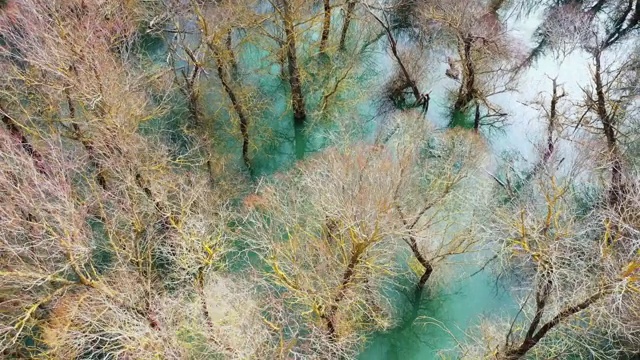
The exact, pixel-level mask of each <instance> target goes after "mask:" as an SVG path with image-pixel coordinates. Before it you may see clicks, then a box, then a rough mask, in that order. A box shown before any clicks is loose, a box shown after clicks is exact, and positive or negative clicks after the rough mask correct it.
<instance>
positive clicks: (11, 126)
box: [0, 108, 49, 175]
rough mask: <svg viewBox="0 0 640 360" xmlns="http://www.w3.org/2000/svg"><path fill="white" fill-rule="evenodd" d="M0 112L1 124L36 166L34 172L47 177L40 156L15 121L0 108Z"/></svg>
mask: <svg viewBox="0 0 640 360" xmlns="http://www.w3.org/2000/svg"><path fill="white" fill-rule="evenodd" d="M0 112H1V113H2V122H3V123H4V124H5V126H6V127H7V129H8V130H9V133H10V134H11V136H13V137H14V138H16V139H17V140H18V141H20V146H22V150H24V152H26V153H27V155H29V157H31V159H33V162H34V164H35V166H36V170H38V172H39V173H41V174H43V175H49V174H48V172H47V170H46V167H45V166H44V163H43V158H42V155H41V154H40V153H39V152H38V150H36V149H35V148H34V147H33V145H32V144H31V143H30V142H29V139H27V137H26V136H25V135H24V133H23V132H22V129H20V127H19V126H18V125H17V123H16V122H15V120H13V119H12V118H11V117H10V116H9V115H7V113H6V112H5V111H4V110H3V109H1V108H0Z"/></svg>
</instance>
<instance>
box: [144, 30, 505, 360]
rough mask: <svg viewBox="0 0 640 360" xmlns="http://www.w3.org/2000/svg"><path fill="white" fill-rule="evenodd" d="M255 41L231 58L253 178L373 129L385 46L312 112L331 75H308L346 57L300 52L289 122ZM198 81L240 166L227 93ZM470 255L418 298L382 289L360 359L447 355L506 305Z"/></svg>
mask: <svg viewBox="0 0 640 360" xmlns="http://www.w3.org/2000/svg"><path fill="white" fill-rule="evenodd" d="M354 27H356V28H355V29H353V30H354V31H357V24H355V25H354ZM334 30H336V29H334ZM247 36H250V35H247ZM312 38H313V37H312V36H310V38H309V39H306V40H307V41H311V39H312ZM258 43H259V42H256V41H243V42H242V43H241V44H239V45H238V47H237V54H238V59H237V60H238V65H239V68H240V69H241V70H240V74H239V79H240V80H239V83H241V84H242V88H243V91H246V92H249V93H251V96H250V98H251V103H250V106H249V114H250V115H249V117H250V119H251V123H250V126H249V135H250V139H251V146H250V150H249V158H250V161H251V176H252V178H254V179H257V178H259V177H260V176H269V175H270V174H274V173H276V172H278V171H283V170H286V169H287V168H289V167H291V166H292V165H293V164H295V162H296V161H297V160H300V159H303V158H305V157H306V156H309V155H310V154H313V153H315V152H318V151H321V150H322V149H323V148H325V147H326V146H329V145H331V143H332V141H333V140H332V137H331V135H332V134H335V133H339V132H347V133H348V134H349V137H351V138H352V139H353V140H363V139H367V138H369V139H370V138H371V137H372V136H373V134H374V133H375V130H376V128H377V122H376V121H375V119H376V113H377V110H378V109H377V107H376V106H377V105H376V104H377V101H376V100H377V99H376V98H375V96H379V94H378V93H376V92H375V91H372V89H375V88H376V86H377V84H379V83H381V82H382V81H384V80H383V79H384V78H385V76H387V75H388V74H387V72H388V71H389V69H388V57H387V55H386V53H385V52H384V51H382V50H379V51H377V52H371V53H369V54H368V55H366V56H363V58H362V59H361V62H360V64H359V66H358V68H357V69H356V70H354V71H353V75H350V77H349V79H350V81H351V83H350V85H351V86H352V88H345V89H342V90H340V91H339V92H338V93H336V95H335V102H336V103H339V104H343V105H344V104H352V105H350V106H349V107H348V111H344V108H340V106H339V105H338V106H336V107H335V108H333V109H332V108H329V109H325V110H324V111H322V112H318V111H313V109H317V108H318V107H319V104H320V102H321V99H322V95H323V94H322V91H321V90H319V89H323V87H326V86H327V82H331V81H332V79H331V78H329V79H322V78H316V77H314V76H313V74H314V73H316V72H322V71H325V70H326V68H327V67H330V66H332V65H340V64H341V63H346V61H347V60H349V59H347V58H344V59H340V58H338V57H337V58H335V59H332V60H331V61H330V62H329V63H326V61H319V60H318V59H317V58H314V57H311V56H307V57H305V56H301V63H302V67H303V68H305V69H307V72H308V74H307V82H306V83H305V93H306V94H307V95H308V98H307V107H308V109H310V111H309V116H308V119H307V123H306V125H305V126H304V127H296V126H294V125H293V121H292V114H291V109H290V104H289V96H290V95H289V93H288V91H289V90H288V85H287V84H286V83H285V82H283V81H282V79H281V78H280V73H281V69H280V66H279V65H278V64H277V62H274V59H273V58H272V55H270V51H269V49H268V47H267V48H265V47H264V45H261V46H262V47H258V46H256V44H258ZM143 46H144V51H146V52H148V53H149V54H150V57H152V58H154V59H155V60H156V61H161V59H163V56H157V53H158V52H160V53H162V52H163V51H166V48H165V47H164V46H163V44H162V42H161V41H158V39H156V38H154V39H150V40H149V41H146V42H144V44H143ZM312 46H315V44H304V43H303V44H302V45H301V48H302V49H305V48H309V47H312ZM301 53H303V54H304V53H305V52H304V51H302V52H301ZM307 53H312V51H308V52H307ZM350 60H352V59H350ZM331 62H333V63H331ZM325 73H328V74H332V76H333V79H334V80H335V78H336V77H337V76H339V75H336V74H333V73H332V72H325ZM203 82H204V83H205V84H206V85H207V88H210V90H209V89H208V90H207V91H206V92H205V94H204V95H203V100H204V103H206V104H208V105H207V107H206V109H205V113H206V116H207V117H208V118H210V119H212V121H211V123H210V131H211V136H212V137H213V138H214V139H215V147H216V151H217V152H219V153H223V154H227V155H228V156H229V157H231V158H232V159H233V160H232V163H235V164H236V165H237V166H238V167H242V159H241V156H240V153H241V138H240V134H239V130H238V124H237V122H236V121H234V120H233V116H234V115H233V114H232V113H230V112H229V109H230V108H231V107H230V106H229V103H228V99H227V98H226V95H225V93H224V92H223V91H222V90H221V88H220V86H219V85H218V81H217V79H215V77H214V76H209V77H207V78H205V79H203ZM442 105H443V104H442V103H438V102H435V101H434V102H433V103H432V106H431V108H430V110H429V112H430V113H434V114H443V113H447V112H448V111H449V110H448V109H446V108H443V106H442ZM179 117H180V114H179V113H176V114H168V115H167V117H166V119H157V120H156V122H157V123H158V124H156V125H155V126H156V131H157V129H158V128H162V127H163V126H164V127H165V128H167V129H175V128H178V127H180V126H181V125H182V124H180V122H179V121H176V119H179ZM345 117H352V118H357V119H358V122H356V123H358V124H359V126H358V127H356V128H351V129H345V128H344V127H343V125H344V124H342V123H341V121H340V120H341V119H344V118H345ZM167 133H169V134H174V133H176V132H175V131H173V132H171V131H169V132H167ZM177 133H178V134H179V132H177ZM171 136H173V137H175V138H176V139H173V142H174V143H180V142H181V141H184V139H183V136H181V135H171ZM469 259H470V258H468V259H466V258H464V256H463V257H462V258H458V259H457V260H458V265H456V264H449V265H446V266H448V267H449V268H448V269H445V270H446V271H448V272H450V273H453V274H456V275H455V276H454V277H453V279H452V280H448V281H445V282H443V285H442V286H440V287H438V288H434V289H428V290H425V291H424V292H423V294H422V296H421V297H420V300H419V302H418V303H416V301H415V299H416V296H415V290H413V287H412V286H406V287H405V288H402V289H397V290H394V291H390V292H389V296H390V297H391V298H392V302H393V304H394V305H395V307H396V313H397V315H398V316H397V321H396V324H395V327H394V328H392V329H390V330H388V331H386V332H381V333H377V334H372V335H371V336H370V337H369V339H368V341H367V342H366V344H364V345H363V349H362V352H361V354H360V356H359V358H360V359H362V360H369V359H371V360H376V359H391V360H393V359H402V360H405V359H407V360H409V359H437V358H440V357H443V358H447V356H449V357H452V356H453V354H454V353H455V349H456V345H457V341H464V340H465V339H464V336H465V333H466V332H468V331H470V330H472V328H473V326H474V325H477V323H478V321H479V320H480V319H481V318H482V315H483V314H494V315H495V314H496V313H499V312H506V311H511V301H510V298H509V296H508V295H507V294H505V293H504V291H503V290H502V288H501V287H500V286H498V285H497V284H496V282H495V277H494V276H492V275H491V274H490V273H489V272H488V271H483V272H479V273H477V274H475V275H474V276H473V277H469V275H470V274H472V273H474V272H475V271H476V270H477V267H473V266H471V265H460V264H461V263H465V262H467V260H469Z"/></svg>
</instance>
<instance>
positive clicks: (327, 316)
mask: <svg viewBox="0 0 640 360" xmlns="http://www.w3.org/2000/svg"><path fill="white" fill-rule="evenodd" d="M366 247H367V245H366V244H364V245H361V244H356V245H354V247H353V249H352V250H351V258H350V259H349V263H348V264H347V268H346V269H345V271H344V273H343V274H342V282H341V283H340V287H339V289H338V293H337V294H336V296H335V298H334V299H333V303H332V304H331V306H329V310H328V311H327V312H325V313H324V314H322V316H321V317H322V318H323V320H324V321H325V322H326V324H327V330H328V332H329V336H330V337H331V338H332V339H335V332H336V324H335V319H334V317H335V314H336V312H337V311H338V304H339V303H340V301H342V299H343V298H344V295H345V289H346V288H347V287H348V286H349V284H350V283H351V280H352V279H353V275H354V273H355V268H356V266H357V265H358V264H359V263H360V259H361V256H362V254H363V253H364V251H365V250H366Z"/></svg>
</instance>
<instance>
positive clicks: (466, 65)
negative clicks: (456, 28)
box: [453, 35, 476, 112]
mask: <svg viewBox="0 0 640 360" xmlns="http://www.w3.org/2000/svg"><path fill="white" fill-rule="evenodd" d="M472 43H473V39H472V38H471V37H470V36H469V35H466V36H465V37H464V38H462V45H463V46H462V48H461V49H459V52H460V53H461V54H460V56H461V59H462V81H461V82H460V88H459V89H458V96H457V98H456V102H455V103H454V105H453V111H454V112H464V111H465V110H466V109H467V106H468V105H469V103H470V102H471V101H472V100H473V98H474V93H475V81H476V73H475V67H474V65H473V60H472V59H471V46H472Z"/></svg>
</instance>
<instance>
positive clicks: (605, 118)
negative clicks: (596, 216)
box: [593, 49, 624, 206]
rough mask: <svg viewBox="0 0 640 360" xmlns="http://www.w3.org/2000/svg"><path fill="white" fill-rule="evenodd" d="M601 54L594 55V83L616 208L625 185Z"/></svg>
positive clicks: (597, 110) (612, 196)
mask: <svg viewBox="0 0 640 360" xmlns="http://www.w3.org/2000/svg"><path fill="white" fill-rule="evenodd" d="M601 54H602V53H601V51H600V50H599V49H598V50H596V51H595V53H594V60H595V65H596V69H595V72H594V74H593V77H594V82H595V85H596V101H595V102H596V103H595V106H596V113H597V115H598V118H599V119H600V122H601V123H602V129H603V132H604V136H605V138H606V139H607V149H608V151H609V158H610V161H611V185H610V187H609V204H610V205H611V206H616V205H618V204H619V203H620V202H621V200H622V197H623V193H624V184H623V178H622V159H621V158H620V151H619V149H618V143H617V135H616V123H615V121H616V119H615V112H613V113H609V111H608V110H607V105H606V104H607V99H606V95H605V89H604V85H603V81H602V68H601Z"/></svg>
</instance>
